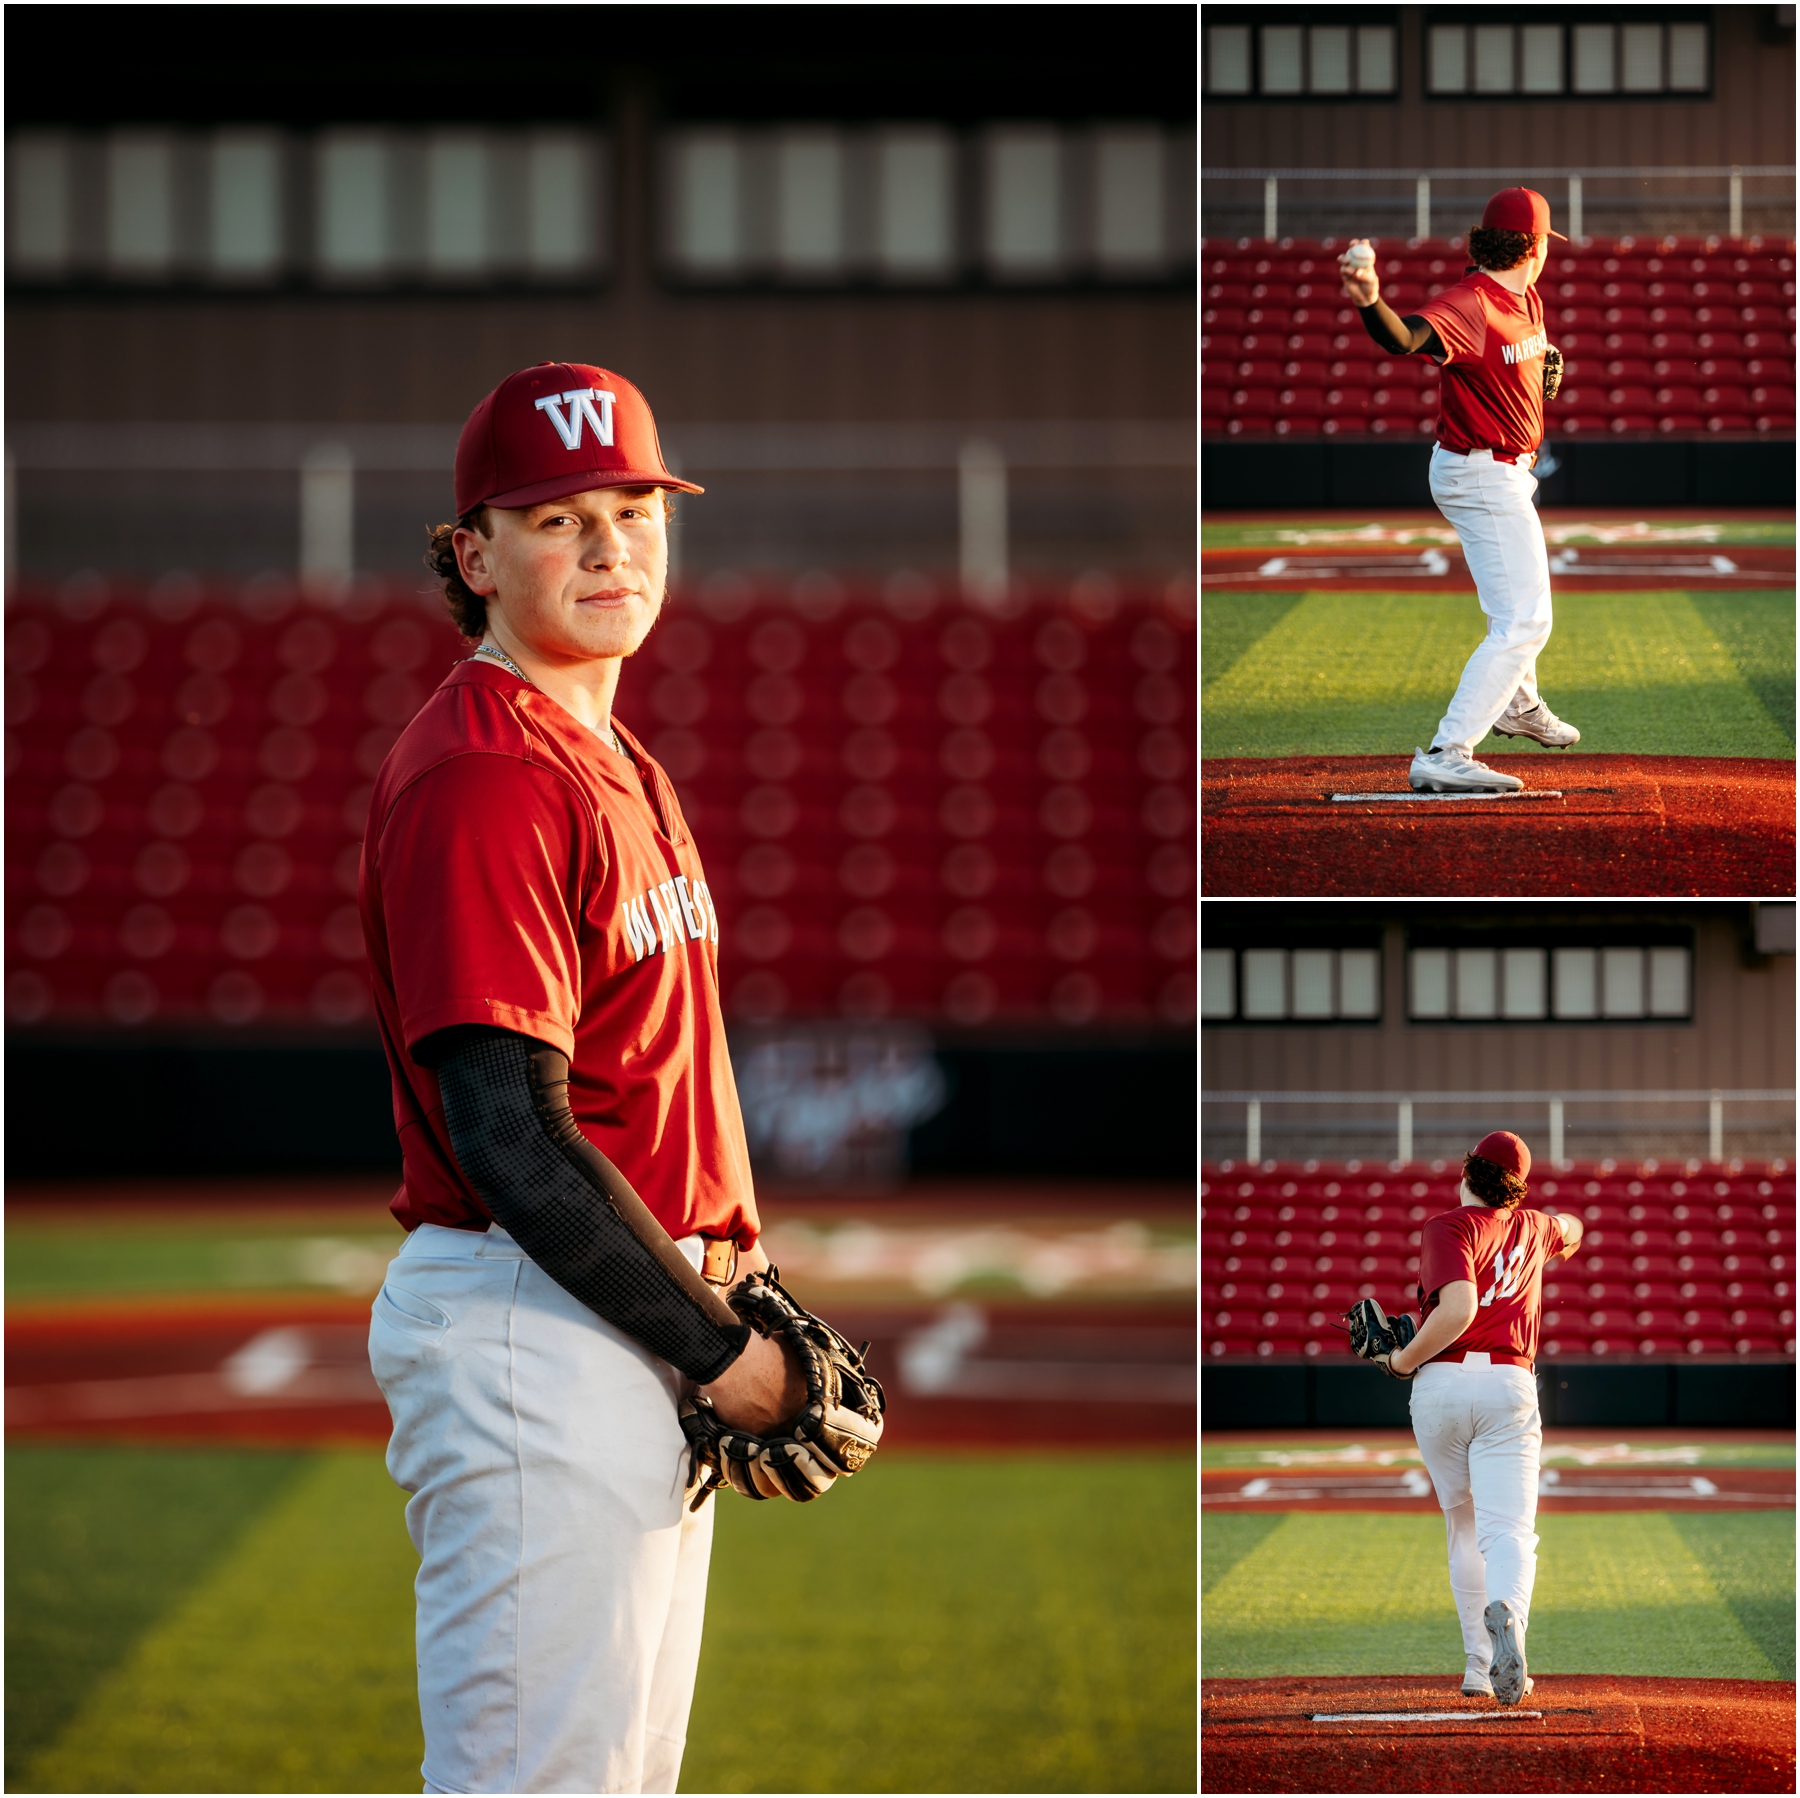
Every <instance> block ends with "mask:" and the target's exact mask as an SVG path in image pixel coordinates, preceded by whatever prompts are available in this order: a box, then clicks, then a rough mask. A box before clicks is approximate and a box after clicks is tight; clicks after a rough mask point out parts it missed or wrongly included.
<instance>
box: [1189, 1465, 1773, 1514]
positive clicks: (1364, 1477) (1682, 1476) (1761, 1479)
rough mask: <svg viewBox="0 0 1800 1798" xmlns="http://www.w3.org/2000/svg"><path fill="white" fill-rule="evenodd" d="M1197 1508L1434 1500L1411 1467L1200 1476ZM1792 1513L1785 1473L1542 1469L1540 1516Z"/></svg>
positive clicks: (1365, 1506) (1320, 1507)
mask: <svg viewBox="0 0 1800 1798" xmlns="http://www.w3.org/2000/svg"><path fill="white" fill-rule="evenodd" d="M1200 1502H1201V1504H1203V1505H1205V1506H1207V1507H1208V1508H1210V1509H1215V1510H1220V1511H1435V1510H1437V1509H1438V1501H1437V1494H1436V1493H1435V1492H1434V1491H1433V1490H1432V1488H1431V1481H1430V1480H1429V1478H1427V1476H1426V1475H1425V1474H1424V1473H1423V1472H1422V1471H1420V1470H1419V1469H1417V1468H1413V1469H1411V1470H1401V1471H1398V1472H1396V1471H1392V1470H1388V1469H1370V1470H1368V1471H1366V1472H1364V1471H1361V1470H1357V1471H1355V1472H1347V1471H1345V1470H1344V1469H1342V1468H1334V1469H1331V1470H1330V1471H1324V1470H1321V1471H1319V1472H1316V1473H1294V1472H1286V1473H1283V1472H1277V1471H1273V1470H1271V1471H1268V1472H1263V1473H1249V1472H1246V1471H1245V1470H1243V1469H1241V1468H1239V1469H1233V1470H1231V1471H1229V1472H1220V1471H1217V1470H1215V1469H1212V1468H1208V1469H1206V1470H1205V1471H1204V1472H1202V1474H1201V1475H1200ZM1793 1508H1794V1469H1793V1468H1791V1467H1732V1468H1721V1467H1713V1468H1696V1469H1694V1471H1692V1472H1691V1473H1690V1472H1683V1471H1679V1470H1676V1469H1672V1468H1668V1467H1655V1468H1649V1467H1552V1468H1546V1469H1545V1471H1544V1474H1543V1478H1542V1481H1541V1483H1540V1485H1539V1489H1538V1509H1539V1510H1540V1511H1647V1510H1662V1511H1777V1510H1789V1511H1791V1510H1792V1509H1793Z"/></svg>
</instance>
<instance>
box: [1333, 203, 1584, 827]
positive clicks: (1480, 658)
mask: <svg viewBox="0 0 1800 1798" xmlns="http://www.w3.org/2000/svg"><path fill="white" fill-rule="evenodd" d="M1552 237H1555V238H1557V239H1559V241H1562V242H1567V241H1568V240H1567V239H1566V238H1563V236H1562V233H1561V232H1559V231H1552V230H1551V229H1550V203H1549V201H1547V200H1546V199H1545V198H1544V196H1543V195H1542V194H1538V193H1533V192H1532V191H1531V189H1530V188H1526V187H1509V188H1507V189H1505V190H1504V191H1503V192H1501V193H1497V194H1495V195H1494V197H1493V198H1492V199H1491V200H1489V201H1488V203H1487V208H1486V210H1485V211H1484V212H1483V213H1482V215H1481V224H1480V225H1479V226H1478V227H1477V228H1476V229H1474V230H1472V231H1471V232H1470V233H1469V255H1470V259H1471V261H1472V263H1473V264H1474V265H1475V266H1473V267H1471V269H1470V270H1469V272H1468V273H1467V274H1466V275H1465V276H1464V277H1463V279H1462V280H1461V281H1459V282H1457V283H1456V284H1455V285H1454V286H1453V287H1449V288H1446V289H1445V290H1444V292H1442V293H1440V294H1439V295H1438V296H1437V297H1436V298H1435V299H1431V300H1427V301H1426V302H1425V303H1424V304H1423V305H1422V306H1420V307H1419V308H1418V310H1417V311H1416V312H1412V313H1409V314H1408V315H1407V316H1406V317H1405V318H1399V317H1396V316H1395V314H1394V311H1393V309H1392V307H1390V306H1388V305H1387V304H1386V303H1385V302H1384V301H1383V300H1382V298H1381V293H1380V287H1381V284H1380V280H1379V277H1378V276H1377V275H1376V273H1375V271H1374V268H1373V267H1372V266H1369V267H1363V266H1359V265H1357V264H1354V263H1352V261H1351V260H1350V252H1349V251H1346V252H1345V257H1344V260H1343V263H1342V270H1343V280H1344V293H1345V296H1346V297H1347V298H1348V299H1349V300H1351V301H1352V303H1353V304H1355V305H1356V307H1357V308H1358V309H1359V310H1360V311H1361V313H1362V321H1363V325H1364V327H1365V328H1366V329H1367V331H1368V333H1369V335H1370V336H1371V337H1372V338H1373V339H1374V340H1375V342H1376V343H1377V344H1379V345H1380V346H1381V348H1382V349H1383V350H1384V351H1385V352H1386V353H1388V354H1389V355H1395V356H1405V355H1412V354H1415V353H1417V352H1423V353H1424V354H1425V355H1427V356H1429V357H1430V358H1431V360H1432V361H1433V362H1435V363H1437V364H1439V365H1440V366H1441V367H1442V368H1443V370H1444V378H1443V398H1442V401H1441V409H1440V412H1439V417H1438V428H1437V442H1436V444H1435V446H1434V447H1433V449H1432V453H1431V497H1432V499H1433V500H1434V501H1435V502H1436V503H1437V508H1438V510H1439V511H1440V512H1442V513H1443V514H1444V516H1445V517H1446V518H1447V519H1449V521H1450V523H1451V526H1452V527H1453V528H1454V530H1455V531H1456V534H1457V537H1458V538H1459V539H1460V540H1461V542H1462V547H1463V555H1464V557H1465V559H1466V560H1467V562H1468V565H1469V573H1470V574H1471V575H1472V576H1473V578H1474V581H1475V591H1476V593H1477V595H1478V597H1479V598H1480V601H1481V609H1482V611H1483V612H1485V613H1486V614H1487V620H1488V629H1487V635H1486V636H1485V637H1484V638H1483V639H1482V641H1481V644H1480V646H1479V647H1478V648H1477V649H1476V651H1475V653H1474V654H1473V655H1472V656H1470V657H1469V662H1468V666H1467V667H1466V668H1464V669H1463V675H1462V680H1461V681H1460V682H1459V683H1458V685H1457V689H1456V693H1455V696H1454V697H1453V698H1452V699H1451V701H1450V709H1449V711H1447V712H1446V713H1445V714H1444V717H1443V720H1442V722H1441V723H1440V724H1439V725H1438V728H1437V734H1436V735H1435V736H1434V737H1433V738H1432V743H1431V748H1430V749H1429V750H1425V749H1421V750H1419V751H1418V753H1417V754H1416V755H1415V756H1414V758H1413V765H1412V770H1411V773H1410V775H1409V779H1410V781H1411V783H1412V785H1413V786H1414V787H1415V788H1416V789H1418V790H1419V791H1421V792H1437V793H1480V792H1517V791H1518V790H1519V788H1521V787H1522V786H1523V785H1524V784H1525V783H1524V782H1523V781H1521V780H1519V779H1517V778H1516V777H1515V776H1513V775H1511V774H1502V773H1500V772H1499V771H1498V770H1496V769H1493V768H1489V767H1487V766H1485V765H1484V764H1483V763H1481V762H1478V761H1476V760H1475V757H1474V750H1475V746H1476V744H1478V743H1479V742H1480V741H1481V740H1482V738H1483V737H1485V736H1486V735H1487V733H1488V731H1489V730H1490V729H1491V730H1492V731H1493V732H1494V734H1495V735H1496V736H1502V737H1530V738H1532V739H1533V740H1534V741H1536V742H1539V743H1542V744H1543V745H1545V747H1546V748H1552V749H1566V748H1568V747H1569V745H1570V744H1572V743H1577V742H1579V741H1580V740H1581V732H1580V731H1578V730H1577V729H1576V728H1575V727H1574V725H1572V724H1565V723H1564V722H1563V721H1562V720H1561V719H1560V718H1558V717H1557V716H1556V714H1555V713H1554V712H1552V711H1551V710H1550V708H1549V707H1548V706H1547V705H1546V704H1545V703H1544V701H1543V700H1542V698H1540V697H1539V694H1538V689H1537V658H1538V655H1539V653H1540V652H1541V651H1542V649H1543V647H1544V645H1545V644H1546V643H1547V642H1549V640H1550V622H1551V620H1550V558H1549V552H1548V551H1547V550H1546V548H1545V545H1544V527H1543V524H1542V522H1541V520H1540V519H1539V518H1538V515H1537V511H1536V509H1535V508H1534V507H1533V505H1532V495H1533V494H1534V493H1536V491H1537V480H1536V477H1535V476H1534V475H1533V474H1532V472H1531V470H1532V467H1533V466H1534V464H1535V463H1536V461H1537V449H1538V445H1539V444H1540V443H1541V442H1542V441H1543V437H1544V399H1545V395H1546V390H1548V392H1549V393H1551V394H1554V392H1555V391H1556V383H1557V381H1558V380H1559V379H1560V370H1561V358H1560V356H1558V355H1557V353H1556V352H1555V351H1554V350H1552V349H1550V347H1549V339H1548V337H1547V336H1546V335H1545V331H1544V303H1543V300H1542V299H1541V298H1540V297H1539V295H1538V292H1537V287H1536V282H1537V278H1538V276H1539V275H1540V274H1541V273H1542V272H1543V268H1544V263H1545V261H1546V259H1547V257H1548V254H1549V239H1550V238H1552ZM1352 247H1353V248H1354V246H1352Z"/></svg>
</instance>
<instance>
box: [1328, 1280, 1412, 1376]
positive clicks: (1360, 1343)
mask: <svg viewBox="0 0 1800 1798" xmlns="http://www.w3.org/2000/svg"><path fill="white" fill-rule="evenodd" d="M1344 1322H1345V1323H1347V1324H1348V1325H1349V1326H1350V1347H1351V1350H1352V1352H1353V1353H1355V1354H1358V1355H1360V1356H1361V1357H1362V1358H1363V1360H1365V1361H1372V1362H1374V1364H1375V1365H1376V1366H1377V1367H1379V1368H1380V1369H1381V1371H1382V1372H1383V1373H1384V1374H1386V1375H1387V1376H1388V1378H1389V1379H1390V1380H1410V1379H1411V1378H1412V1375H1411V1374H1409V1373H1395V1372H1394V1370H1393V1368H1392V1367H1391V1366H1389V1364H1388V1359H1389V1357H1390V1356H1391V1355H1393V1354H1395V1353H1396V1352H1397V1351H1398V1350H1400V1349H1403V1348H1405V1347H1406V1345H1407V1344H1408V1343H1409V1342H1411V1341H1412V1339H1413V1336H1414V1334H1415V1332H1414V1330H1413V1320H1412V1319H1411V1318H1410V1317H1408V1316H1407V1315H1406V1313H1405V1312H1404V1311H1403V1312H1401V1314H1400V1315H1399V1316H1398V1317H1395V1318H1390V1317H1389V1316H1388V1315H1387V1313H1386V1312H1384V1311H1383V1310H1382V1308H1381V1307H1380V1306H1379V1305H1378V1304H1376V1302H1375V1301H1374V1300H1373V1299H1358V1300H1357V1301H1356V1303H1355V1304H1354V1305H1352V1306H1351V1307H1350V1309H1349V1310H1348V1311H1347V1312H1345V1314H1344Z"/></svg>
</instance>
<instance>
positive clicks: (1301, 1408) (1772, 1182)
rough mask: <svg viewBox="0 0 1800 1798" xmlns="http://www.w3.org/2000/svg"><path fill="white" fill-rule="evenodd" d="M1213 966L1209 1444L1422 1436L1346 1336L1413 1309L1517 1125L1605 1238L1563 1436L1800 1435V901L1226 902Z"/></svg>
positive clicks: (1563, 1330)
mask: <svg viewBox="0 0 1800 1798" xmlns="http://www.w3.org/2000/svg"><path fill="white" fill-rule="evenodd" d="M1201 963H1202V982H1201V991H1202V1003H1201V1014H1202V1023H1203V1032H1202V1095H1201V1097H1202V1116H1203V1124H1202V1129H1203V1143H1204V1151H1203V1152H1204V1160H1203V1171H1202V1177H1201V1195H1202V1198H1201V1204H1202V1216H1201V1237H1202V1265H1201V1284H1202V1292H1201V1315H1202V1324H1201V1333H1202V1358H1203V1367H1204V1372H1203V1388H1204V1390H1203V1397H1202V1403H1203V1407H1204V1415H1205V1416H1206V1419H1207V1423H1208V1427H1209V1428H1220V1429H1229V1428H1278V1427H1283V1426H1293V1425H1300V1426H1310V1425H1339V1426H1341V1425H1354V1424H1378V1423H1385V1424H1398V1425H1402V1426H1404V1425H1405V1423H1406V1419H1407V1411H1406V1388H1405V1387H1404V1386H1403V1385H1400V1384H1398V1383H1395V1382H1391V1381H1383V1380H1379V1379H1372V1378H1369V1377H1368V1374H1367V1370H1366V1369H1364V1368H1362V1367H1361V1366H1359V1365H1358V1364H1357V1363H1356V1362H1355V1361H1354V1359H1353V1358H1352V1357H1351V1356H1350V1353H1349V1348H1348V1340H1347V1337H1346V1336H1345V1335H1344V1333H1343V1332H1342V1331H1341V1330H1338V1329H1335V1328H1334V1327H1333V1320H1334V1319H1335V1317H1336V1316H1337V1315H1338V1314H1339V1313H1340V1312H1342V1311H1343V1310H1344V1309H1345V1308H1346V1307H1347V1305H1348V1304H1349V1302H1350V1301H1351V1300H1352V1299H1354V1298H1356V1297H1359V1296H1364V1295H1371V1296H1374V1297H1376V1298H1378V1299H1379V1300H1380V1302H1381V1303H1382V1305H1383V1307H1384V1308H1385V1309H1387V1310H1390V1311H1402V1310H1404V1311H1411V1312H1413V1313H1414V1315H1415V1316H1416V1314H1417V1309H1418V1306H1417V1295H1416V1292H1415V1291H1414V1285H1415V1283H1416V1275H1417V1272H1418V1241H1419V1227H1420V1225H1421V1223H1422V1221H1423V1220H1424V1219H1425V1218H1426V1217H1427V1216H1430V1215H1431V1214H1433V1213H1434V1212H1437V1211H1441V1210H1446V1209H1448V1208H1449V1207H1450V1206H1452V1205H1453V1204H1454V1203H1455V1196H1456V1184H1457V1181H1458V1180H1459V1178H1460V1177H1461V1162H1462V1156H1463V1154H1464V1153H1465V1152H1466V1151H1467V1149H1468V1148H1469V1146H1470V1145H1471V1144H1472V1143H1474V1142H1475V1141H1478V1140H1479V1139H1480V1137H1481V1136H1483V1135H1485V1134H1486V1133H1487V1131H1489V1130H1493V1129H1510V1130H1514V1131H1516V1132H1517V1133H1518V1134H1519V1135H1520V1136H1522V1137H1523V1138H1524V1139H1525V1141H1526V1142H1527V1143H1528V1144H1529V1145H1530V1147H1531V1151H1532V1156H1533V1172H1532V1182H1531V1184H1532V1194H1533V1196H1532V1199H1531V1201H1530V1202H1531V1203H1533V1204H1535V1205H1538V1206H1540V1207H1542V1208H1543V1209H1546V1210H1555V1209H1557V1208H1559V1207H1560V1208H1568V1209H1578V1210H1579V1211H1580V1213H1581V1215H1582V1216H1583V1217H1584V1218H1585V1219H1586V1221H1587V1224H1588V1230H1589V1234H1588V1238H1587V1244H1588V1246H1587V1248H1586V1249H1584V1252H1583V1254H1582V1256H1581V1257H1580V1258H1579V1260H1577V1261H1576V1262H1572V1263H1571V1264H1570V1265H1569V1267H1568V1268H1567V1269H1563V1270H1559V1271H1558V1272H1556V1273H1553V1274H1552V1275H1551V1277H1550V1279H1549V1280H1547V1281H1546V1283H1545V1289H1544V1329H1543V1338H1542V1351H1541V1355H1540V1361H1539V1383H1540V1388H1541V1391H1542V1394H1543V1409H1544V1415H1545V1419H1546V1421H1547V1422H1549V1423H1563V1424H1608V1425H1612V1424H1617V1425H1620V1426H1624V1425H1663V1424H1686V1425H1700V1424H1706V1425H1712V1426H1721V1425H1746V1426H1749V1425H1762V1426H1770V1427H1788V1426H1789V1425H1791V1422H1792V1417H1793V1403H1794V1286H1793V1279H1794V1172H1793V1161H1794V907H1793V906H1792V905H1791V904H1761V905H1755V904H1740V905H1730V904H1704V905H1703V904H1689V905H1654V906H1636V907H1631V908H1618V907H1612V906H1606V905H1600V904H1586V905H1570V904H1562V905H1554V904H1544V903H1541V902H1530V901H1518V902H1515V903H1511V904H1507V905H1504V906H1502V905H1496V904H1491V903H1489V904H1481V903H1469V904H1463V905H1459V906H1457V907H1456V908H1455V909H1454V910H1452V909H1450V908H1448V907H1444V906H1437V905H1414V906H1397V905H1391V904H1390V905H1385V906H1384V905H1374V904H1340V905H1331V906H1325V905H1318V904H1315V905H1298V904H1296V905H1278V906H1257V907H1250V906H1243V905H1231V904H1226V903H1223V902H1218V903H1215V904H1213V905H1211V906H1209V907H1208V908H1207V913H1206V928H1205V932H1204V941H1203V946H1202V950H1201Z"/></svg>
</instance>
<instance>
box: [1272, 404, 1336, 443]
mask: <svg viewBox="0 0 1800 1798" xmlns="http://www.w3.org/2000/svg"><path fill="white" fill-rule="evenodd" d="M1314 403H1315V404H1317V402H1316V401H1315V402H1314ZM1323 427H1324V419H1323V417H1322V416H1321V415H1320V414H1319V413H1317V412H1291V413H1287V414H1285V415H1284V416H1283V417H1281V418H1278V419H1276V420H1275V427H1274V428H1275V435H1276V436H1277V437H1317V436H1318V435H1319V434H1320V432H1321V430H1322V429H1323Z"/></svg>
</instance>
